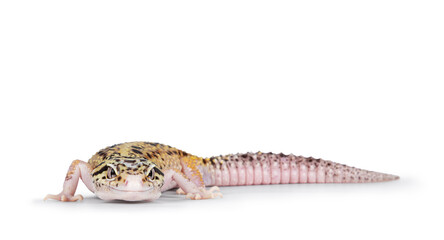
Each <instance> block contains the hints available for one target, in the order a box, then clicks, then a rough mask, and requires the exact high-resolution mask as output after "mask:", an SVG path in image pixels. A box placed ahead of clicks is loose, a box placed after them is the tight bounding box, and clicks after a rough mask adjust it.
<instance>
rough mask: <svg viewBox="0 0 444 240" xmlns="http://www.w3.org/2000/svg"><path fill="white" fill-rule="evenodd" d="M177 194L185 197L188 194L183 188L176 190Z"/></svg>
mask: <svg viewBox="0 0 444 240" xmlns="http://www.w3.org/2000/svg"><path fill="white" fill-rule="evenodd" d="M176 193H177V194H179V195H185V194H186V193H185V192H184V191H183V190H182V188H178V189H177V190H176Z"/></svg>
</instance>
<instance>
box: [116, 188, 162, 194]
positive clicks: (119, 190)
mask: <svg viewBox="0 0 444 240" xmlns="http://www.w3.org/2000/svg"><path fill="white" fill-rule="evenodd" d="M110 188H111V189H112V190H114V191H118V192H127V193H141V192H148V191H150V190H153V187H150V188H147V189H144V190H139V191H134V190H124V189H117V188H113V187H110Z"/></svg>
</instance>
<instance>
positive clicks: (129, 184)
mask: <svg viewBox="0 0 444 240" xmlns="http://www.w3.org/2000/svg"><path fill="white" fill-rule="evenodd" d="M125 188H126V189H127V190H133V191H139V190H141V189H143V188H144V187H143V181H142V176H137V175H129V176H127V177H126V179H125Z"/></svg>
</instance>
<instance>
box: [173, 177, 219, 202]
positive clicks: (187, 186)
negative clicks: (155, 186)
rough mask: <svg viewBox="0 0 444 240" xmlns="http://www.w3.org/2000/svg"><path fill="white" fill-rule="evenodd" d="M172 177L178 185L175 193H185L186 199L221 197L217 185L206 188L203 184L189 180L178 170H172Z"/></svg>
mask: <svg viewBox="0 0 444 240" xmlns="http://www.w3.org/2000/svg"><path fill="white" fill-rule="evenodd" d="M172 178H173V180H174V181H175V182H176V183H177V185H178V186H179V189H177V191H176V193H178V194H182V195H186V198H188V199H193V200H200V199H211V198H216V197H222V193H220V192H219V188H218V187H217V186H214V187H211V188H210V189H206V188H205V186H198V185H196V184H195V183H194V182H193V181H190V180H189V179H188V178H186V177H185V176H183V175H182V174H181V173H178V172H174V173H173V174H172Z"/></svg>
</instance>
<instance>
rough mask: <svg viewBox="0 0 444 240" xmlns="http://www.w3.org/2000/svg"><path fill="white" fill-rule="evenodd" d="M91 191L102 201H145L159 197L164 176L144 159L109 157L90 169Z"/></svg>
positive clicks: (155, 166) (154, 165)
mask: <svg viewBox="0 0 444 240" xmlns="http://www.w3.org/2000/svg"><path fill="white" fill-rule="evenodd" d="M92 178H93V183H94V186H95V190H96V192H95V194H96V195H97V196H98V197H99V198H101V199H103V200H125V201H146V200H154V199H157V198H159V197H160V194H161V191H160V188H161V187H162V185H163V182H164V177H163V173H162V171H161V170H160V169H159V168H158V166H157V165H156V164H154V163H153V162H151V161H149V160H147V159H145V158H129V157H111V158H109V159H106V160H104V161H103V162H102V163H101V164H99V165H98V166H97V167H96V168H95V169H93V171H92Z"/></svg>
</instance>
